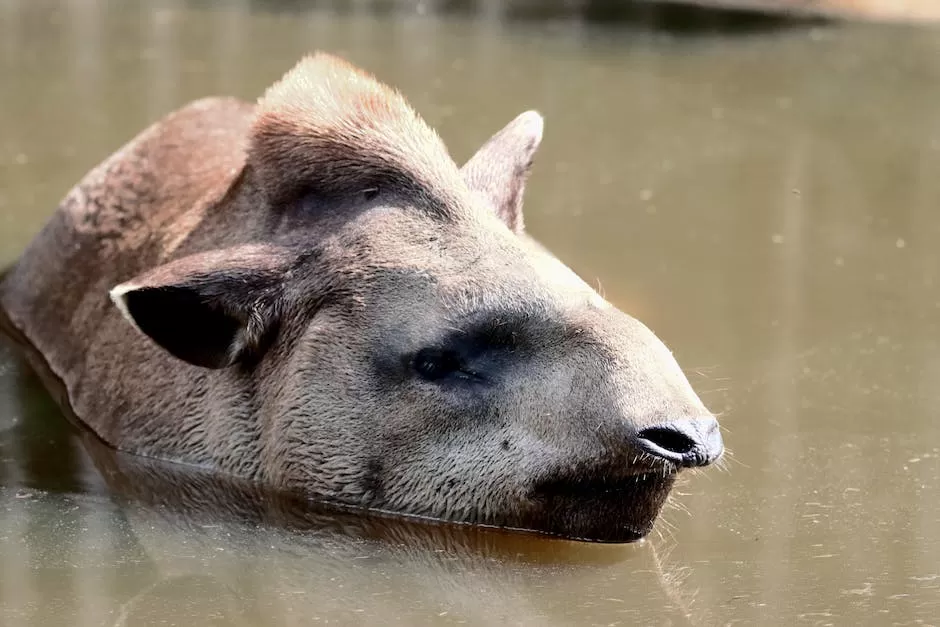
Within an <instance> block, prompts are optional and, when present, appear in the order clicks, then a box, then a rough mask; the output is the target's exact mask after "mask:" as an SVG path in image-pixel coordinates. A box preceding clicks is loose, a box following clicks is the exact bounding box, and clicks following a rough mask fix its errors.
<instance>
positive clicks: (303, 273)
mask: <svg viewBox="0 0 940 627" xmlns="http://www.w3.org/2000/svg"><path fill="white" fill-rule="evenodd" d="M541 136H542V118H541V117H540V116H539V115H538V114H537V113H535V112H527V113H523V114H522V115H520V116H519V117H517V118H516V119H515V120H513V121H512V122H511V123H509V125H508V126H506V127H505V128H504V129H503V130H501V131H500V132H499V133H497V134H496V135H495V136H493V137H492V138H491V139H490V140H489V141H488V142H487V143H486V144H485V145H484V146H483V147H482V148H481V149H480V150H479V151H478V152H477V153H476V154H475V155H474V156H473V157H472V158H471V159H470V160H469V162H467V163H466V164H465V165H464V166H463V167H462V168H460V167H458V166H457V165H456V164H455V163H454V161H453V160H452V159H451V157H450V156H449V155H448V153H447V150H446V149H445V147H444V145H443V143H442V142H441V140H440V139H439V138H438V136H437V135H436V134H435V133H434V132H433V131H432V130H431V129H430V128H429V127H428V126H427V125H426V124H425V123H424V122H423V121H422V120H421V119H420V118H419V117H418V116H417V115H416V113H415V112H414V111H413V110H412V109H411V108H410V107H409V106H408V104H407V103H406V102H405V100H404V99H403V98H402V97H401V96H400V95H399V94H398V93H397V92H395V91H393V90H391V89H389V88H388V87H385V86H383V85H381V84H380V83H378V82H377V81H376V80H375V79H373V78H372V77H370V76H368V75H366V74H364V73H363V72H361V71H358V70H356V69H354V68H352V67H350V66H349V65H347V64H345V63H344V62H342V61H339V60H337V59H335V58H333V57H329V56H326V55H317V56H313V57H309V58H306V59H304V60H303V61H301V62H300V63H299V64H298V65H297V66H296V67H295V68H294V69H293V70H291V71H290V72H289V73H288V74H287V75H286V76H285V77H284V78H283V79H282V80H281V81H280V82H278V83H277V84H275V85H274V86H273V87H271V88H270V89H269V90H268V92H267V93H266V94H265V96H264V97H263V98H262V99H261V100H260V102H259V105H258V107H257V116H256V119H255V122H254V125H253V127H252V129H251V131H250V134H249V137H248V142H247V145H248V148H247V165H246V168H245V173H244V175H243V177H242V179H241V181H240V184H239V186H238V187H236V188H233V191H232V193H231V195H232V198H231V199H230V201H231V202H241V203H253V204H254V209H253V210H254V211H257V212H259V214H262V215H263V218H264V219H263V222H264V223H265V224H267V225H268V231H267V232H266V234H265V235H264V237H263V238H260V239H256V240H249V239H248V238H242V239H241V242H242V243H239V244H237V245H231V246H222V247H220V248H218V249H216V250H210V251H207V252H202V253H199V254H194V255H191V256H187V257H183V258H180V259H177V260H175V261H172V262H170V263H168V264H166V265H163V266H160V267H157V268H155V269H153V270H152V271H150V272H148V273H146V274H144V275H142V276H139V277H137V278H135V279H133V280H131V281H129V282H127V283H125V284H122V285H120V286H118V287H116V288H115V289H114V290H113V291H112V296H113V298H114V299H115V301H116V302H117V303H118V305H119V306H120V307H121V308H122V310H123V311H124V312H125V314H126V315H127V317H128V318H129V319H130V320H131V321H132V322H133V323H134V325H135V326H136V327H137V328H138V329H140V331H142V332H143V333H144V334H146V335H147V336H149V338H150V339H151V340H152V341H154V342H156V343H157V344H159V345H160V346H162V347H163V348H164V349H165V350H167V351H169V352H170V353H172V354H173V355H175V356H176V357H178V358H179V359H180V360H182V361H185V362H189V364H193V365H196V366H200V367H203V368H212V369H217V370H218V372H220V373H224V372H227V371H237V372H238V376H239V377H241V378H242V379H244V380H245V381H246V383H245V390H246V392H245V404H246V407H245V408H244V412H242V415H241V416H239V420H243V421H244V420H245V418H244V416H245V415H247V416H249V419H248V423H249V424H250V430H251V433H256V434H257V435H256V436H251V437H257V438H258V439H260V441H261V447H260V450H261V451H262V452H261V456H262V460H261V469H262V471H261V475H262V476H261V477H260V479H261V480H263V481H265V482H267V483H270V484H272V485H275V486H278V487H284V488H289V489H292V490H294V489H296V490H301V491H304V492H306V493H308V494H310V495H312V496H317V497H323V498H328V499H332V500H336V501H340V502H343V503H347V504H352V505H357V506H363V507H367V508H373V509H379V510H385V511H391V512H397V513H402V514H409V515H418V516H424V517H430V518H435V519H446V520H452V521H459V522H465V523H474V524H485V525H496V526H504V527H512V528H523V529H531V530H538V531H543V532H548V533H554V534H560V535H564V536H567V537H572V538H583V539H591V540H600V541H630V540H635V539H637V538H640V537H642V536H644V535H645V534H646V533H648V532H649V530H650V529H651V526H652V524H653V521H654V519H655V518H656V516H657V514H658V512H659V510H660V508H661V506H662V504H663V502H664V500H665V498H666V496H667V494H668V492H669V490H670V489H671V487H672V483H673V480H674V478H675V476H676V474H677V472H679V471H680V470H682V469H684V468H689V467H694V466H704V465H707V464H710V463H712V462H713V461H715V460H716V459H717V458H718V457H719V456H720V455H721V452H722V440H721V436H720V435H719V431H718V424H717V422H716V420H715V418H714V417H713V416H712V414H711V413H710V412H709V411H708V410H707V409H706V408H705V407H704V406H703V404H702V402H701V401H700V400H699V398H698V397H697V396H696V394H695V392H694V391H693V390H692V387H691V386H690V385H689V382H688V381H687V379H686V377H685V376H684V375H683V373H682V371H681V370H680V368H679V366H678V365H677V363H676V361H675V360H674V359H673V356H672V354H671V353H670V351H669V350H668V349H667V348H666V347H665V346H664V345H663V343H662V342H661V341H660V340H659V339H657V337H656V336H655V335H654V334H653V333H652V332H651V331H650V330H649V329H648V328H647V327H645V326H644V325H643V324H641V323H640V322H639V321H637V320H635V319H633V318H631V317H630V316H628V315H626V314H625V313H623V312H621V311H620V310H618V309H617V308H616V307H614V306H613V305H611V304H610V303H608V302H607V301H605V300H604V299H603V298H602V297H601V296H599V295H598V294H597V293H596V292H595V291H594V290H593V289H592V288H591V287H590V286H589V285H587V284H586V283H585V282H584V281H582V280H581V279H580V278H578V276H576V275H575V273H574V272H572V271H571V270H570V269H569V268H567V267H566V266H565V265H564V264H563V263H562V262H560V261H559V260H558V259H556V258H555V257H553V256H552V255H551V254H550V253H548V252H547V251H546V250H545V249H543V248H542V247H540V246H539V245H538V244H536V243H535V242H534V241H533V240H532V239H530V238H529V237H528V236H527V235H526V234H525V233H524V232H523V220H522V195H523V188H524V185H525V181H526V177H527V175H528V172H529V169H530V166H531V164H532V159H533V154H534V152H535V150H536V148H537V146H538V145H539V142H540V140H541ZM236 228H237V227H236ZM233 241H238V238H237V237H236V238H233ZM245 241H250V243H244V242H245ZM180 367H185V366H184V365H183V363H182V362H180ZM246 428H249V427H246ZM181 437H183V436H181ZM232 447H233V450H232V451H230V454H231V455H233V456H238V455H239V454H240V452H239V450H238V449H237V445H236V444H235V443H233V444H232Z"/></svg>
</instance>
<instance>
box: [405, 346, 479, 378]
mask: <svg viewBox="0 0 940 627" xmlns="http://www.w3.org/2000/svg"><path fill="white" fill-rule="evenodd" d="M411 367H412V368H414V371H415V372H416V373H418V376H420V377H421V378H422V379H426V380H428V381H440V380H441V379H444V378H446V377H450V376H461V377H468V378H469V377H473V376H474V374H473V372H471V371H469V370H467V369H466V368H465V366H464V364H463V361H462V360H461V359H460V355H458V354H457V353H456V352H454V351H451V350H442V349H438V348H425V349H422V350H420V351H418V352H417V353H416V354H415V356H414V359H412V361H411Z"/></svg>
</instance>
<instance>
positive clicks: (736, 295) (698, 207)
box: [0, 0, 940, 627]
mask: <svg viewBox="0 0 940 627" xmlns="http://www.w3.org/2000/svg"><path fill="white" fill-rule="evenodd" d="M223 4H224V7H223V6H222V5H223ZM303 4H304V3H299V2H295V3H287V2H278V3H262V2H251V1H249V0H243V1H240V2H228V3H213V2H209V1H203V2H197V1H193V2H183V1H181V0H180V1H175V2H174V1H167V0H161V1H160V2H156V3H154V2H143V1H141V2H139V3H138V2H117V1H111V2H106V1H93V0H75V1H71V2H69V1H65V0H63V1H62V2H51V1H49V0H0V64H2V65H0V72H2V73H0V264H3V263H6V262H9V261H11V260H12V259H13V258H14V257H15V256H16V254H17V253H18V252H19V251H20V250H21V249H22V248H23V247H24V246H25V245H26V243H27V241H28V240H29V238H30V237H31V236H32V235H33V234H34V233H35V232H36V230H37V229H38V228H39V227H40V225H41V223H42V222H43V221H44V220H45V219H46V218H47V217H48V216H49V214H50V213H51V212H52V210H53V208H54V207H55V205H56V204H57V202H58V200H59V199H60V198H61V197H62V196H63V195H64V193H65V192H66V191H67V189H68V188H69V187H70V186H71V185H72V184H73V183H74V182H76V181H77V180H78V179H79V178H80V177H81V175H82V174H84V173H85V172H86V171H87V170H88V169H89V168H90V167H91V166H92V165H94V164H95V163H96V162H97V161H99V160H100V159H102V158H103V157H105V156H106V155H107V154H108V153H110V152H111V151H112V150H114V149H115V148H116V147H118V146H119V145H120V144H121V143H123V142H124V141H125V140H127V139H128V138H130V137H131V136H132V135H134V134H135V133H136V132H137V131H139V130H140V129H141V128H143V127H144V126H145V125H146V124H148V123H149V122H151V121H152V120H154V119H156V118H157V117H159V116H161V115H162V114H164V113H166V112H168V111H169V110H171V109H172V108H174V107H176V106H178V105H181V104H182V103H184V102H185V101H187V100H190V99H192V98H196V97H199V96H203V95H206V94H210V93H227V94H234V95H238V96H242V97H245V98H254V97H255V96H257V95H258V94H259V93H260V92H261V90H262V89H263V88H264V87H265V86H266V85H267V84H269V83H270V82H272V81H273V80H274V79H276V78H277V77H278V76H279V75H280V74H281V73H282V72H283V71H284V70H286V69H287V68H288V67H289V66H290V65H292V64H293V62H294V61H295V60H296V59H297V58H298V57H299V56H300V55H301V54H303V53H304V52H306V51H308V50H310V49H313V48H324V49H328V50H331V51H333V52H336V53H339V54H341V55H343V56H346V57H348V58H349V59H350V60H352V61H353V62H355V63H358V64H360V65H362V66H364V67H366V68H368V69H370V70H372V71H373V72H375V73H376V74H378V75H379V76H380V77H381V78H382V79H383V80H386V81H388V82H391V83H393V84H396V85H397V86H399V87H400V88H401V89H402V90H403V91H404V92H405V93H406V94H407V95H408V97H409V98H410V99H411V100H412V102H413V103H414V104H415V106H416V108H418V110H419V111H421V112H422V113H423V114H424V115H425V116H426V117H427V119H428V120H429V121H430V122H431V123H432V124H433V125H435V126H437V127H438V128H439V130H440V132H441V134H442V135H443V136H444V138H445V140H446V141H447V142H448V143H449V145H450V146H451V148H452V151H453V153H454V154H455V156H456V157H458V160H459V159H462V158H464V157H466V156H468V155H469V154H470V153H471V151H472V150H473V149H474V148H475V147H476V146H477V145H478V144H479V143H481V142H482V141H484V140H485V139H486V138H487V137H488V136H489V134H490V133H492V132H493V131H495V130H496V129H497V128H499V127H500V126H502V124H504V123H505V122H507V121H508V120H509V119H510V118H511V117H513V116H514V115H515V114H516V113H518V112H520V111H522V110H524V109H527V108H531V107H535V108H538V109H540V110H541V111H542V112H543V113H544V114H545V116H546V138H545V142H544V144H543V148H542V150H541V152H540V154H539V157H538V162H537V165H536V169H535V171H534V174H533V178H532V181H531V184H530V187H529V191H528V196H527V204H526V206H527V212H528V213H527V223H528V225H529V230H530V231H531V232H532V233H533V234H535V235H536V236H537V237H539V238H540V239H541V240H542V241H543V242H544V243H546V244H547V245H549V246H550V247H551V248H552V249H553V250H555V251H556V252H557V253H558V254H559V255H560V256H561V257H562V258H563V259H565V260H566V261H568V262H569V263H570V265H572V267H574V268H575V269H576V270H578V271H579V272H580V273H581V274H582V275H583V276H585V277H586V278H588V279H589V280H593V281H596V282H597V283H598V284H600V285H601V287H602V289H603V291H604V292H605V293H606V295H607V296H608V298H610V299H611V300H613V301H615V302H616V303H617V304H619V305H621V306H622V307H623V308H625V309H626V310H628V311H630V312H631V313H633V314H635V315H637V316H638V317H640V318H641V319H643V320H644V321H645V322H647V323H648V324H649V325H650V326H652V327H653V328H654V329H655V330H656V331H657V332H658V333H659V335H660V336H661V337H663V338H664V339H665V340H666V341H667V343H669V344H670V346H671V347H672V348H673V349H674V351H675V353H676V355H677V357H678V358H679V361H680V363H682V364H683V365H684V366H685V367H686V368H687V369H688V370H689V371H690V372H691V373H692V374H693V383H694V384H695V385H696V387H697V388H698V389H699V390H700V391H701V392H702V395H703V397H704V398H705V399H706V401H707V402H708V403H709V404H710V406H711V407H712V408H713V409H715V410H717V411H721V412H723V424H724V426H725V428H726V443H727V444H728V446H729V448H730V449H731V451H732V453H733V457H732V458H731V460H730V464H729V466H728V472H721V471H719V470H710V471H708V472H706V473H704V474H701V475H696V476H691V477H689V478H687V479H686V480H685V481H683V483H682V485H681V486H680V488H679V490H678V492H679V493H680V494H678V495H677V498H676V501H677V504H678V506H677V507H673V508H670V509H669V510H668V511H667V512H665V514H664V516H663V519H662V520H661V521H660V522H659V524H658V528H657V532H656V533H654V534H653V537H652V538H651V541H649V542H646V543H641V544H637V545H630V546H625V547H609V546H607V547H602V546H584V545H578V544H572V543H564V542H556V541H547V540H539V539H532V538H526V537H517V536H506V535H502V534H498V533H495V532H494V533H490V532H470V531H460V530H455V529H453V528H447V527H442V528H437V527H428V528H422V527H414V528H413V527H406V526H396V525H394V524H391V523H389V524H385V523H382V522H379V521H364V520H361V519H358V518H356V517H336V516H329V515H326V514H323V513H315V512H308V513H307V514H305V515H303V516H300V517H298V514H297V512H295V511H294V510H292V509H291V508H290V507H289V505H285V504H281V503H277V502H273V501H271V500H269V499H268V500H266V499H265V498H264V496H263V495H258V494H255V493H253V492H252V491H251V490H250V489H247V488H245V489H244V490H241V491H240V490H239V489H233V488H232V487H231V486H220V485H217V484H216V483H214V482H213V481H212V480H211V478H207V477H195V478H194V477H191V476H190V477H185V478H182V477H179V476H174V474H173V472H174V471H173V469H165V468H164V469H160V468H155V467H145V466H142V465H141V464H140V462H135V461H134V460H132V459H127V458H118V457H115V456H114V455H112V454H111V453H110V452H109V451H107V450H103V449H101V447H100V446H97V447H96V446H94V445H93V444H94V443H93V442H92V443H90V444H89V445H88V446H83V445H82V443H81V441H80V440H79V438H78V437H77V435H76V434H75V433H74V432H73V431H72V430H71V429H70V428H69V427H68V426H67V425H66V423H65V421H64V419H63V418H62V417H61V414H60V413H59V411H58V410H57V409H56V408H55V406H54V405H53V404H52V402H51V400H49V397H48V395H47V394H46V393H45V392H44V391H43V390H42V388H41V387H40V386H39V384H38V383H37V382H36V380H35V379H34V377H33V376H32V375H30V373H29V372H28V371H27V370H26V369H25V368H24V367H23V366H22V365H20V364H19V362H18V361H17V360H16V359H15V358H14V357H13V354H12V352H11V351H8V350H4V352H0V624H3V625H4V626H10V627H18V626H20V625H29V626H39V625H42V626H55V625H69V626H72V625H78V626H84V625H89V626H90V625H285V626H286V625H301V624H308V623H314V622H331V623H334V624H363V625H372V624H392V623H394V624H408V625H415V624H452V623H453V624H456V623H461V622H465V623H467V624H475V625H503V624H526V625H575V624H578V625H582V624H598V625H611V624H637V625H640V624H642V625H650V624H664V625H668V624H673V625H680V624H691V625H718V624H732V623H741V624H761V625H776V624H781V625H793V624H807V625H824V624H836V625H846V624H865V625H867V624H872V625H893V624H897V625H913V624H938V623H940V618H938V617H940V416H938V410H940V386H938V383H940V345H938V340H940V323H938V321H940V276H938V267H940V252H938V251H940V247H938V245H937V242H940V213H938V212H940V30H929V29H914V28H900V27H877V26H841V27H835V26H820V25H800V26H797V27H792V28H774V27H773V25H772V24H771V25H767V24H763V23H758V24H747V23H745V24H740V23H738V22H737V21H734V20H732V21H731V22H728V23H725V22H721V21H719V22H713V23H711V24H710V25H709V26H708V28H704V29H702V28H696V27H695V24H692V25H691V26H690V25H689V24H684V25H683V28H682V29H681V32H682V34H681V35H670V34H669V32H665V31H662V30H657V29H652V28H649V25H650V24H651V22H637V21H636V20H634V19H633V18H625V19H621V20H620V21H611V19H613V18H616V17H617V16H616V15H614V16H608V18H609V19H607V20H606V21H604V20H594V19H584V20H581V19H572V18H571V17H570V16H564V15H549V16H548V17H544V16H543V17H538V16H536V15H534V14H533V13H532V11H531V10H519V11H514V12H512V11H511V12H509V13H508V14H503V13H501V9H500V4H501V3H498V2H477V3H473V2H450V3H444V2H437V3H434V2H429V3H425V4H421V5H418V7H417V8H415V6H414V5H411V4H410V3H398V4H397V5H396V4H394V3H386V4H382V5H381V6H380V7H379V9H378V10H371V9H369V6H371V4H370V3H366V2H360V3H355V2H354V3H351V5H352V6H358V7H360V9H357V10H345V9H343V10H338V9H336V10H334V9H325V8H301V5H303ZM320 4H329V3H320ZM334 4H337V5H339V4H341V3H334ZM598 4H600V3H598ZM367 5H369V6H367ZM404 5H408V6H407V8H406V9H405V10H399V9H396V8H395V7H396V6H399V7H400V6H404ZM444 5H446V6H444ZM442 6H444V8H447V9H448V10H446V11H445V10H439V9H441V7H442ZM361 7H365V8H364V9H363V8H361ZM543 13H544V12H543ZM588 17H590V15H589V16H588ZM655 23H660V22H655ZM670 26H676V24H670Z"/></svg>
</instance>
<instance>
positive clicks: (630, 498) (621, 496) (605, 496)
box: [527, 468, 676, 543]
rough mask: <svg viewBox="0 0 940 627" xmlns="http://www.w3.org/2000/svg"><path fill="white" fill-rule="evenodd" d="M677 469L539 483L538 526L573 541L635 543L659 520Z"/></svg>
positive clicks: (535, 494) (533, 493)
mask: <svg viewBox="0 0 940 627" xmlns="http://www.w3.org/2000/svg"><path fill="white" fill-rule="evenodd" d="M675 478H676V472H675V471H674V470H672V469H668V468H667V469H656V470H652V469H648V470H647V469H644V470H643V471H637V472H632V473H629V474H619V475H608V474H597V475H576V476H571V477H566V476H560V477H552V478H549V479H545V480H542V481H539V482H536V483H535V484H533V487H532V489H531V490H530V492H529V500H530V502H531V503H532V504H533V508H532V513H531V519H530V520H529V521H527V522H528V523H529V524H531V525H532V527H534V528H537V529H539V530H541V531H543V532H546V533H551V534H553V535H560V536H564V537H566V538H569V539H572V540H581V541H590V542H608V543H626V542H635V541H637V540H640V539H642V538H644V537H645V536H646V535H647V534H649V532H650V531H652V529H653V524H654V522H655V521H656V518H657V516H658V515H659V512H660V510H661V509H662V507H663V505H664V504H665V502H666V498H667V497H668V496H669V492H670V490H671V489H672V486H673V483H674V482H675Z"/></svg>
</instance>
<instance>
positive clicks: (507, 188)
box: [460, 111, 543, 233]
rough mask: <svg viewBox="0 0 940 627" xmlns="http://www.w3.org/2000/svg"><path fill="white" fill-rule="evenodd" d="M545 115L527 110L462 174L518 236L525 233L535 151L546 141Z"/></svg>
mask: <svg viewBox="0 0 940 627" xmlns="http://www.w3.org/2000/svg"><path fill="white" fill-rule="evenodd" d="M542 126H543V122H542V116H541V115H539V114H538V112H536V111H526V112H525V113H523V114H521V115H520V116H518V117H517V118H516V119H515V120H513V121H512V122H510V123H509V124H508V125H506V127H505V128H503V130H501V131H499V132H498V133H496V135H494V136H493V137H491V138H490V140H489V141H488V142H486V144H484V145H483V147H482V148H480V149H479V150H478V151H477V153H476V154H475V155H473V157H471V158H470V160H469V161H468V162H467V163H466V164H464V166H463V168H461V170H460V173H461V174H462V175H463V178H464V181H466V183H467V186H468V187H469V188H470V189H471V190H472V191H475V192H477V193H479V194H481V195H482V196H483V198H484V199H485V200H486V201H487V202H488V203H489V204H490V206H491V207H492V209H493V211H495V212H496V214H497V215H498V216H499V217H500V218H501V219H502V220H503V222H505V223H506V226H508V227H509V228H510V229H512V230H513V231H515V232H516V233H521V232H522V231H523V228H524V225H523V220H522V195H523V192H524V191H525V183H526V179H527V178H528V177H529V170H530V169H531V167H532V160H533V158H534V156H535V151H536V149H537V148H538V147H539V144H540V143H541V141H542Z"/></svg>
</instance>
